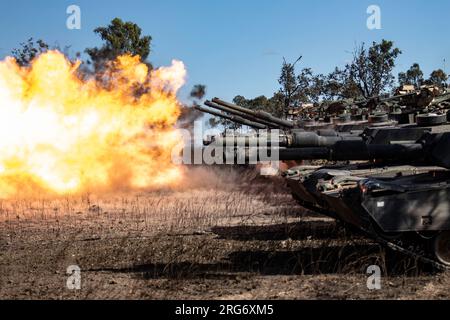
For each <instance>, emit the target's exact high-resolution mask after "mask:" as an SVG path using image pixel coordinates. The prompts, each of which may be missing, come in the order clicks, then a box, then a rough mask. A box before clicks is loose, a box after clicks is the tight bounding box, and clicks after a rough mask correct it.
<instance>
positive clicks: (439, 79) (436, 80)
mask: <svg viewBox="0 0 450 320" xmlns="http://www.w3.org/2000/svg"><path fill="white" fill-rule="evenodd" d="M447 79H448V76H447V74H446V73H445V72H444V70H442V69H437V70H434V71H433V72H432V73H431V74H430V77H429V78H428V79H427V81H426V83H427V84H430V85H435V86H438V87H445V86H446V82H447Z"/></svg>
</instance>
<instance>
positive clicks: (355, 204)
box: [217, 114, 450, 268]
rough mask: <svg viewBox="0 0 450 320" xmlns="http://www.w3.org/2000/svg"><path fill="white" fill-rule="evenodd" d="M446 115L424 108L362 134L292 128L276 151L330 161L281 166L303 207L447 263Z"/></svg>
mask: <svg viewBox="0 0 450 320" xmlns="http://www.w3.org/2000/svg"><path fill="white" fill-rule="evenodd" d="M448 118H449V117H448V114H447V115H445V114H444V115H429V114H427V115H422V116H418V117H417V120H418V124H417V125H409V126H403V127H374V128H373V127H372V128H371V127H369V128H366V129H365V130H364V131H363V133H362V134H360V135H358V136H354V135H346V134H339V133H336V134H335V135H334V136H321V135H319V134H316V133H313V132H301V131H298V132H296V131H292V132H290V133H283V134H281V136H280V143H279V146H278V147H277V150H276V151H277V152H278V154H279V160H281V161H286V160H296V161H302V160H313V159H323V160H328V161H330V163H333V164H329V165H326V166H321V167H311V166H307V167H305V166H297V167H293V168H290V169H289V170H287V171H286V172H284V174H283V176H284V177H285V178H286V181H287V184H288V186H289V187H290V189H291V190H292V194H293V196H294V198H295V199H296V200H297V201H298V202H299V203H300V204H301V205H302V206H304V207H306V208H308V209H310V210H313V211H315V212H318V213H322V214H325V215H328V216H330V217H333V218H335V219H337V220H339V221H342V222H344V223H345V224H348V225H350V226H353V227H356V228H358V229H360V230H362V231H363V232H365V233H366V234H367V235H368V236H370V237H371V238H373V239H375V240H377V241H379V242H380V243H382V244H384V245H386V246H389V247H391V248H393V249H395V250H399V251H402V252H404V253H406V254H409V255H412V256H414V257H416V258H417V259H420V260H423V261H425V262H427V263H430V264H432V265H434V266H436V267H438V268H450V123H449V119H448ZM256 139H257V138H256ZM217 143H219V144H220V143H223V141H222V142H220V141H217ZM254 145H256V144H254ZM268 145H269V148H271V147H270V146H271V144H270V143H269V144H268Z"/></svg>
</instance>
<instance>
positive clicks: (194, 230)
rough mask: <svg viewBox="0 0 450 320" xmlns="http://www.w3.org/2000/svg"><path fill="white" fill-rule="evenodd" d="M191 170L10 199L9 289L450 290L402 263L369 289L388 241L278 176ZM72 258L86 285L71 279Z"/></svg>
mask: <svg viewBox="0 0 450 320" xmlns="http://www.w3.org/2000/svg"><path fill="white" fill-rule="evenodd" d="M188 177H189V179H187V181H185V182H184V183H183V185H180V186H179V187H178V188H175V189H172V190H159V191H153V192H140V193H115V194H108V195H105V194H103V195H100V196H99V195H95V194H85V195H83V196H79V197H65V198H60V199H46V198H41V199H34V200H31V199H27V200H24V199H17V200H9V201H1V202H0V230H1V233H0V274H1V275H2V277H0V298H24V297H26V298H30V297H31V298H81V299H84V298H110V299H114V298H156V299H166V298H194V299H195V298H222V297H225V298H327V297H328V298H329V297H332V298H357V297H363V298H408V297H409V298H411V297H412V298H414V297H421V295H418V294H416V293H417V292H426V293H427V295H428V296H427V297H429V296H430V294H429V291H430V290H431V289H435V295H431V296H435V297H441V296H442V295H444V297H447V295H445V294H443V287H442V286H443V285H442V283H444V284H445V283H447V282H446V281H447V280H446V279H447V278H446V277H445V276H444V275H441V276H439V278H438V279H437V280H436V279H435V276H434V275H432V274H420V273H419V274H417V276H415V277H410V276H408V275H407V274H406V273H404V274H402V271H400V272H399V271H398V270H396V271H395V273H394V274H392V275H391V277H390V278H389V280H388V281H389V282H390V283H392V286H391V285H389V286H388V287H386V288H384V290H382V291H380V292H376V293H373V292H368V291H367V289H366V287H365V279H366V275H365V268H366V267H367V266H368V265H370V264H374V263H376V264H379V265H381V266H384V270H385V271H388V270H389V268H388V267H386V256H385V255H386V252H385V250H384V249H382V248H380V247H379V246H378V245H377V244H374V243H373V242H371V241H368V240H367V239H364V238H362V237H360V236H355V235H354V234H351V233H348V232H347V231H346V230H344V229H342V228H341V227H339V226H337V225H336V223H335V222H334V221H332V220H331V219H328V218H324V217H320V216H315V215H311V214H310V213H308V212H307V211H306V210H304V209H303V208H301V207H299V206H297V205H296V204H295V203H294V201H293V200H292V198H291V196H290V194H289V192H288V190H286V189H285V187H284V185H283V183H282V182H281V181H280V180H277V179H275V180H273V179H271V180H270V181H268V180H266V178H261V177H258V176H257V175H256V174H255V172H254V171H249V170H244V169H242V170H231V169H227V168H225V169H223V168H222V169H217V170H212V171H210V170H205V169H202V168H197V169H193V170H192V171H191V172H189V176H188ZM395 259H397V260H398V261H400V262H401V263H403V264H404V265H403V266H402V268H403V269H401V270H403V271H405V272H406V270H408V269H413V270H416V271H417V266H414V263H413V262H411V261H410V260H408V259H404V258H401V257H400V258H399V257H398V256H397V257H394V260H395ZM71 264H77V265H79V266H80V267H81V269H82V270H83V272H84V273H83V279H84V280H83V286H84V287H83V290H81V291H80V292H72V291H69V290H67V289H66V288H65V285H64V284H65V279H66V277H67V276H66V274H65V270H66V268H67V266H69V265H71ZM293 284H295V285H296V287H295V288H293V287H292V286H293ZM300 288H302V289H301V290H300Z"/></svg>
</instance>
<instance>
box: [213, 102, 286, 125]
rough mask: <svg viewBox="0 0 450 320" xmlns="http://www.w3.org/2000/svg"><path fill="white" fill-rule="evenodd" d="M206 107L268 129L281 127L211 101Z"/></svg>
mask: <svg viewBox="0 0 450 320" xmlns="http://www.w3.org/2000/svg"><path fill="white" fill-rule="evenodd" d="M205 105H206V106H208V107H210V108H213V109H216V110H220V111H223V112H226V113H229V114H231V115H235V116H238V117H241V118H243V119H246V120H248V121H251V122H256V123H260V124H262V125H265V126H266V127H267V128H271V129H279V126H278V125H277V124H275V123H272V122H269V121H264V120H261V119H259V118H256V117H253V116H251V115H248V114H246V113H243V112H239V111H236V110H234V109H231V108H228V107H225V106H222V105H219V104H217V103H214V102H211V101H206V102H205Z"/></svg>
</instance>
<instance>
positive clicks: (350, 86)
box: [322, 66, 361, 100]
mask: <svg viewBox="0 0 450 320" xmlns="http://www.w3.org/2000/svg"><path fill="white" fill-rule="evenodd" d="M360 95H361V92H360V90H359V88H358V86H357V84H356V83H355V82H354V81H353V79H352V78H351V77H350V72H349V66H346V67H345V68H344V69H340V68H338V67H336V68H335V69H334V70H333V71H332V72H331V73H330V74H328V75H327V76H326V77H325V79H324V80H323V89H322V96H323V98H325V99H327V100H335V99H357V98H359V97H360Z"/></svg>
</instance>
